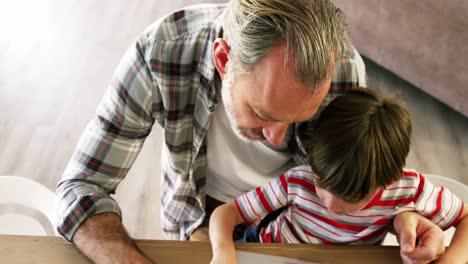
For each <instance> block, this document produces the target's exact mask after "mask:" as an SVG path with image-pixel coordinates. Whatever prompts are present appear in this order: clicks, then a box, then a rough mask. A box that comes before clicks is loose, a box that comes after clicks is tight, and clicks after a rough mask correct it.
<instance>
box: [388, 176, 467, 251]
mask: <svg viewBox="0 0 468 264" xmlns="http://www.w3.org/2000/svg"><path fill="white" fill-rule="evenodd" d="M423 175H424V177H425V178H426V179H427V180H429V181H430V182H431V183H433V184H435V185H440V186H444V187H445V188H447V189H449V190H450V191H451V192H452V193H453V194H455V195H456V196H458V197H460V199H462V200H463V201H464V202H465V203H468V186H466V185H464V184H463V183H461V182H458V181H456V180H453V179H450V178H447V177H443V176H439V175H434V174H423ZM454 232H455V228H453V227H451V228H449V229H447V230H445V232H444V233H445V245H446V246H448V245H450V241H451V240H452V237H453V234H454ZM382 245H386V246H398V241H397V239H396V236H395V235H393V234H390V233H389V234H387V236H385V239H384V240H383V242H382Z"/></svg>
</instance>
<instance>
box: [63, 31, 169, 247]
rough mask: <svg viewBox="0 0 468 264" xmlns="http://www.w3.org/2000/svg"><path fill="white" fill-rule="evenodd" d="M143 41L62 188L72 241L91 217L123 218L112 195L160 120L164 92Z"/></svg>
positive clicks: (126, 60)
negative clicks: (84, 222)
mask: <svg viewBox="0 0 468 264" xmlns="http://www.w3.org/2000/svg"><path fill="white" fill-rule="evenodd" d="M144 46H145V45H144V41H143V37H142V36H140V37H139V38H138V39H137V41H136V42H135V43H134V44H133V45H132V46H131V47H130V48H129V50H128V51H127V52H126V54H125V55H124V57H123V59H122V60H121V62H120V64H119V66H118V68H117V70H116V72H115V74H114V77H113V79H112V81H111V83H110V85H109V87H108V89H107V92H106V94H105V95H104V98H103V99H102V101H101V103H100V106H99V107H98V110H97V112H96V115H95V117H94V119H93V120H92V121H91V122H90V123H89V124H88V126H87V127H86V129H85V131H84V133H83V134H82V136H81V139H80V140H79V143H78V145H77V147H76V149H75V152H74V154H73V156H72V158H71V160H70V162H69V163H68V165H67V167H66V169H65V171H64V174H63V175H62V179H61V181H60V182H59V184H58V186H57V196H56V203H57V216H58V217H57V230H58V232H59V233H60V234H61V235H62V236H64V237H65V238H66V239H67V240H70V241H71V240H72V238H73V235H74V233H75V232H76V230H77V229H78V227H79V226H80V225H81V223H82V222H83V221H84V220H85V219H86V218H88V217H90V216H92V215H96V214H100V213H104V212H114V213H117V214H118V215H120V214H121V211H120V208H119V206H118V204H117V202H116V201H115V200H114V199H113V198H111V196H110V194H113V193H114V192H115V189H116V188H117V185H118V184H119V183H120V182H121V181H122V179H123V178H124V177H125V176H126V174H127V172H128V171H129V169H130V167H131V166H132V164H133V162H134V161H135V158H136V157H137V155H138V153H139V152H140V149H141V147H142V145H143V142H144V140H145V138H146V136H147V135H148V134H149V133H150V131H151V128H152V125H153V123H154V121H155V120H157V121H160V120H161V118H160V116H159V113H158V112H157V111H154V108H155V107H157V106H158V105H159V103H158V102H160V101H161V100H160V98H161V96H160V93H159V90H158V86H157V84H156V82H155V81H154V80H153V78H152V75H151V72H150V70H149V67H148V64H147V62H146V60H145V52H144V50H143V49H144V48H145V47H144Z"/></svg>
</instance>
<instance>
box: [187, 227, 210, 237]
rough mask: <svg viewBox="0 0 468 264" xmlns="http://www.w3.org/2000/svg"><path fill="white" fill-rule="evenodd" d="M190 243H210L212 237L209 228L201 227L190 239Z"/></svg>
mask: <svg viewBox="0 0 468 264" xmlns="http://www.w3.org/2000/svg"><path fill="white" fill-rule="evenodd" d="M189 240H190V241H208V240H210V236H209V235H208V227H207V226H200V227H198V228H197V229H195V231H193V233H192V234H191V235H190V237H189Z"/></svg>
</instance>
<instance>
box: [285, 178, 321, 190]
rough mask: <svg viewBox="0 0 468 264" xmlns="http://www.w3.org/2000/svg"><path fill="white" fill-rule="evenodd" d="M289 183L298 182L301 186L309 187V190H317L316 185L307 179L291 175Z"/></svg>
mask: <svg viewBox="0 0 468 264" xmlns="http://www.w3.org/2000/svg"><path fill="white" fill-rule="evenodd" d="M288 183H294V184H298V185H300V186H303V187H305V188H307V189H308V190H311V191H313V192H315V185H313V184H311V183H310V182H307V181H305V180H303V179H298V178H293V177H289V178H288Z"/></svg>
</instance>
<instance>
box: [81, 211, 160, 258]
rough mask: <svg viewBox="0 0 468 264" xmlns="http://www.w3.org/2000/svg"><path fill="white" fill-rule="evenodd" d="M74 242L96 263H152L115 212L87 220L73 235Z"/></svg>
mask: <svg viewBox="0 0 468 264" xmlns="http://www.w3.org/2000/svg"><path fill="white" fill-rule="evenodd" d="M73 243H75V245H76V246H77V247H78V249H80V251H81V252H82V253H83V254H84V255H86V256H87V257H88V258H89V259H91V260H92V261H93V262H94V263H137V264H140V263H141V264H145V263H148V264H149V263H152V262H151V261H150V260H149V259H148V258H146V257H145V256H144V255H143V253H142V252H141V251H139V250H138V248H137V247H136V244H135V242H134V241H133V240H132V239H131V238H130V237H129V236H128V234H127V232H126V231H125V229H124V227H123V225H122V221H121V220H120V217H119V216H118V215H116V214H114V213H104V214H98V215H95V216H92V217H90V218H88V219H87V220H85V221H84V222H83V224H82V225H81V226H80V228H79V229H78V231H76V233H75V235H74V236H73Z"/></svg>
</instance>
